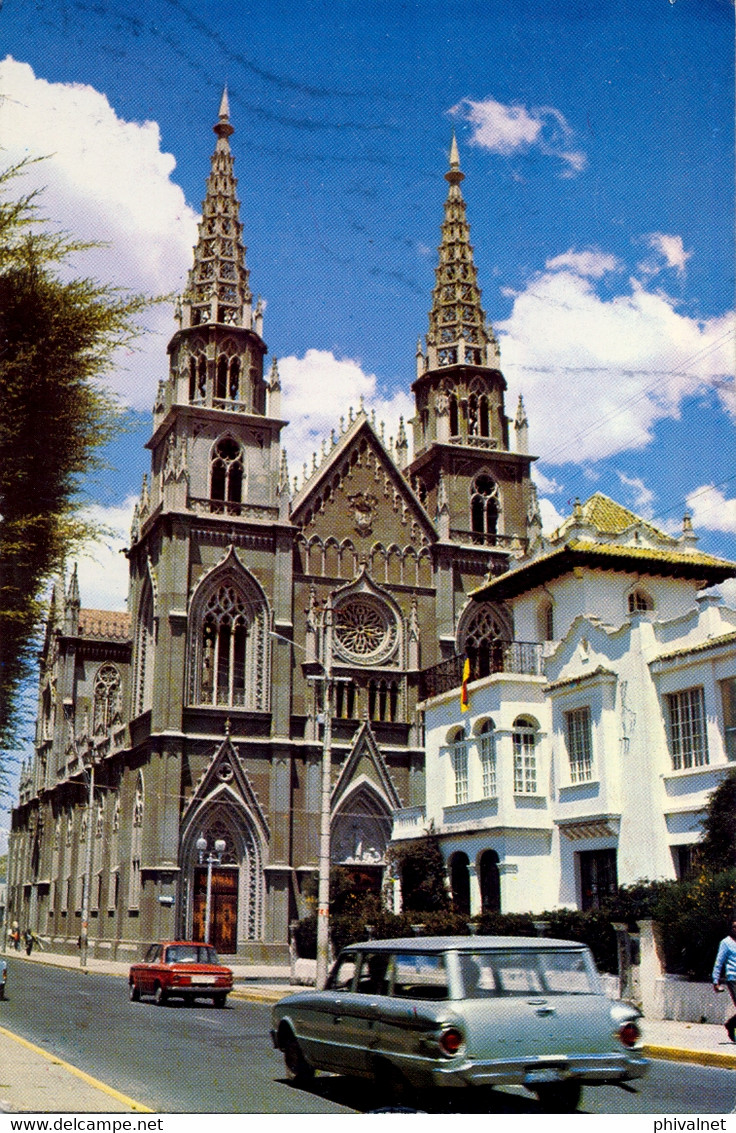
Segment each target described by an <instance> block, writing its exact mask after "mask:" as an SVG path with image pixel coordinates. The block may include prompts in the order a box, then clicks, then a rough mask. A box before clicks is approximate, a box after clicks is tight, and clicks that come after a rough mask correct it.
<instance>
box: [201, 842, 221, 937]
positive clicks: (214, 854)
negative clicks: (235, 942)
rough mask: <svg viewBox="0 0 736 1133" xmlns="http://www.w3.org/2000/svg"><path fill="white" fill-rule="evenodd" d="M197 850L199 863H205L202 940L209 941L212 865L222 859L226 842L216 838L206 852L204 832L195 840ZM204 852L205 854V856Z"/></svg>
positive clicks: (217, 863)
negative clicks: (209, 849) (205, 877)
mask: <svg viewBox="0 0 736 1133" xmlns="http://www.w3.org/2000/svg"><path fill="white" fill-rule="evenodd" d="M196 846H197V851H198V853H199V864H200V865H205V864H206V865H207V897H206V899H205V906H204V942H205V944H209V942H210V908H211V905H212V867H213V865H219V864H220V862H221V861H222V855H223V854H224V853H225V850H226V849H227V843H226V841H225V839H224V838H218V839H217V840H216V842H215V848H214V851H211V852H210V853H207V839H206V838H205V836H204V834H200V836H199V838H197V842H196ZM205 854H206V855H207V856H206V857H205Z"/></svg>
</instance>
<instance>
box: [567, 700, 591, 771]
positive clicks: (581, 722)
mask: <svg viewBox="0 0 736 1133" xmlns="http://www.w3.org/2000/svg"><path fill="white" fill-rule="evenodd" d="M565 727H566V731H567V754H568V757H569V759H570V782H571V783H586V782H588V781H589V780H590V779H592V778H593V750H592V742H591V727H590V709H589V708H576V709H574V710H573V711H572V712H566V713H565Z"/></svg>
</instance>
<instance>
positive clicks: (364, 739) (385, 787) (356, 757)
mask: <svg viewBox="0 0 736 1133" xmlns="http://www.w3.org/2000/svg"><path fill="white" fill-rule="evenodd" d="M364 760H365V761H367V763H368V764H369V766H370V768H371V770H372V772H373V774H372V775H371V776H366V777H365V779H363V781H366V779H367V780H368V782H370V780H371V778H372V779H373V780H374V784H375V785H376V786H378V787H379V789H380V791H381V793H382V794H383V795H384V797H385V800H386V802H387V803H388V805H389V807H390V808H391V809H392V810H397V809H398V808H399V807H401V806H402V802H401V797H400V795H399V792H398V791H397V790H396V784H395V783H394V781H393V779H392V777H391V772H390V771H389V769H388V764H387V763H386V760H385V759H384V758H383V754H382V753H381V749H380V747H379V746H378V744H377V743H376V737H375V736H374V735H373V729H372V728H371V725H370V721H369V720H364V721H363V723H362V724H361V725H360V728H359V729H358V731H357V732H356V734H355V738H354V740H353V745H352V747H351V749H350V751H349V753H348V756H347V759H346V760H345V762H344V763H343V765H342V767H341V768H340V773H339V775H338V777H337V781H336V783H335V785H334V786H333V788H332V794H331V796H330V804H331V807H332V809H333V810H335V809H336V808H337V807H338V805H339V803H340V800H341V799H343V798H344V797H345V796H346V795H347V794H349V792H350V789H351V787H352V786H353V784H355V783H356V782H358V781H359V780H360V779H361V778H363V777H362V776H361V774H360V765H361V762H362V761H364Z"/></svg>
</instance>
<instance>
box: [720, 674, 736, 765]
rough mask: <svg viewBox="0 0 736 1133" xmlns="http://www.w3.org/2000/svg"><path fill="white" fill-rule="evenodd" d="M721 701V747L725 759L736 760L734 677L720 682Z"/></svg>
mask: <svg viewBox="0 0 736 1133" xmlns="http://www.w3.org/2000/svg"><path fill="white" fill-rule="evenodd" d="M720 685H721V699H722V701H723V745H724V747H725V749H726V758H727V759H730V760H736V677H728V679H727V680H725V681H721V682H720Z"/></svg>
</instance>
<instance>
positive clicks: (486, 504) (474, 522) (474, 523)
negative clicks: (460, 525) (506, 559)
mask: <svg viewBox="0 0 736 1133" xmlns="http://www.w3.org/2000/svg"><path fill="white" fill-rule="evenodd" d="M498 510H499V509H498V485H497V484H496V483H495V482H494V481H493V479H492V478H491V477H490V476H488V475H487V474H486V473H481V475H480V476H476V478H475V480H474V481H473V486H472V488H471V492H470V530H471V531H472V532H473V533H474V534H475V535H476V536H477V538H476V539H475V540H474V542H478V543H484V542H487V541H488V537H489V536H495V535H496V532H497V529H498Z"/></svg>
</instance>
